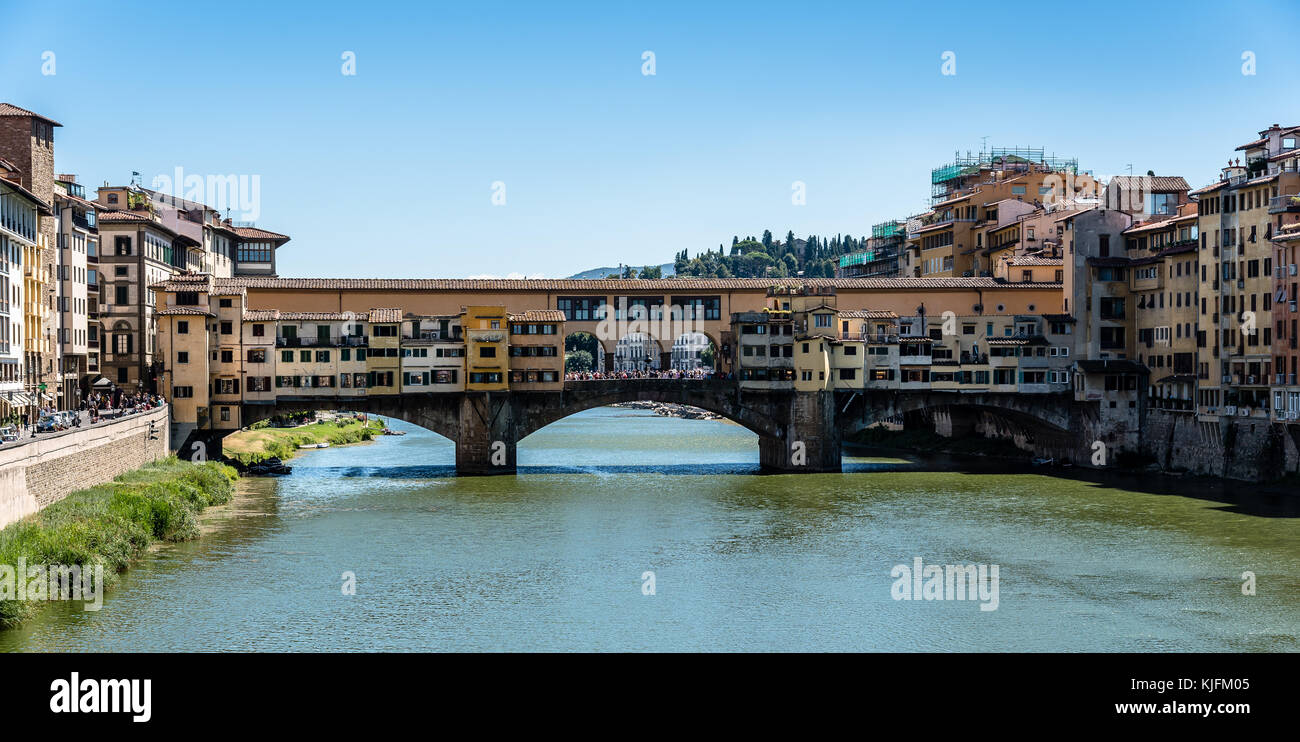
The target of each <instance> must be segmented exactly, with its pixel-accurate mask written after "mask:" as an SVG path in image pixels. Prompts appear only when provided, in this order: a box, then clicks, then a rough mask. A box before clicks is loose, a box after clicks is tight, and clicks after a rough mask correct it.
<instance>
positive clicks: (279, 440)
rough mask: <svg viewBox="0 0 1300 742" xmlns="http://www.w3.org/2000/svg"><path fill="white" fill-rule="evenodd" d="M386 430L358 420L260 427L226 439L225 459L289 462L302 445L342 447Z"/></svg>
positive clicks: (379, 421) (380, 424)
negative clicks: (271, 459) (292, 426)
mask: <svg viewBox="0 0 1300 742" xmlns="http://www.w3.org/2000/svg"><path fill="white" fill-rule="evenodd" d="M383 430H384V421H383V420H382V419H380V418H372V419H371V420H370V421H369V422H366V423H363V422H361V421H360V420H357V419H355V418H345V419H341V420H325V421H322V422H318V423H312V424H310V425H302V426H299V427H296V428H272V427H269V426H264V425H261V426H253V427H250V428H249V429H248V430H241V431H240V432H238V433H232V434H230V435H228V436H226V437H225V439H224V440H223V441H222V442H221V449H222V453H223V454H224V455H225V457H226V458H228V459H231V460H234V461H238V462H239V463H240V464H242V465H243V466H249V465H251V464H256V463H258V462H259V461H265V460H266V459H269V458H277V459H290V458H292V457H293V456H294V455H295V454H296V453H298V447H299V446H305V445H311V444H317V443H328V444H330V445H331V446H342V445H346V444H348V443H360V442H362V441H368V440H370V439H371V438H374V437H375V436H376V435H379V434H380V433H382V432H383Z"/></svg>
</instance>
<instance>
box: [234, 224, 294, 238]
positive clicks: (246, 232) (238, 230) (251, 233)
mask: <svg viewBox="0 0 1300 742" xmlns="http://www.w3.org/2000/svg"><path fill="white" fill-rule="evenodd" d="M222 227H223V228H224V229H228V230H230V231H231V232H234V233H235V234H236V235H238V236H239V237H240V239H245V240H272V241H275V240H284V241H286V242H287V241H288V240H289V237H288V235H283V234H279V233H276V232H268V231H267V230H265V229H258V228H256V227H230V226H226V225H222Z"/></svg>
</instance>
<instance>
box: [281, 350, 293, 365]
mask: <svg viewBox="0 0 1300 742" xmlns="http://www.w3.org/2000/svg"><path fill="white" fill-rule="evenodd" d="M280 362H281V363H293V351H292V350H282V351H280Z"/></svg>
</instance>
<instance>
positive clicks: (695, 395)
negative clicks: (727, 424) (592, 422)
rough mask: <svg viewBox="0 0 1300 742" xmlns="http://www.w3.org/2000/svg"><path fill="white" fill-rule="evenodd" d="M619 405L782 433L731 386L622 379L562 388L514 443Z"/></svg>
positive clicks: (526, 420) (527, 419)
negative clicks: (648, 405)
mask: <svg viewBox="0 0 1300 742" xmlns="http://www.w3.org/2000/svg"><path fill="white" fill-rule="evenodd" d="M620 402H664V403H672V404H682V405H689V406H691V407H698V408H700V409H702V410H707V411H708V412H712V413H713V414H715V415H719V416H721V417H723V418H725V419H727V420H730V421H731V422H733V423H736V424H737V425H740V426H741V427H743V428H745V429H746V430H749V431H750V432H751V433H755V434H756V435H758V436H760V437H769V438H772V437H781V436H782V435H783V434H784V426H783V425H782V424H781V423H780V422H779V421H777V420H776V419H775V418H773V417H771V416H769V415H767V414H765V413H764V412H761V411H759V410H757V409H755V408H754V407H753V406H746V405H744V404H742V403H741V400H740V399H739V396H738V395H737V394H736V390H735V386H734V384H726V383H725V382H718V381H715V380H694V379H622V380H610V381H592V382H579V383H576V384H572V385H569V386H566V387H565V391H564V394H563V397H562V399H561V400H560V403H559V404H550V405H544V406H538V407H535V408H533V409H530V410H528V411H527V414H526V415H524V416H521V418H520V419H521V424H520V425H519V427H518V428H517V432H518V435H519V438H518V440H523V439H524V438H526V437H527V436H529V435H532V434H533V433H535V432H537V431H538V430H541V429H542V428H544V427H546V426H547V425H550V424H551V423H553V422H557V421H559V420H563V419H564V418H566V417H569V416H570V415H576V414H577V413H579V412H584V411H586V410H590V409H595V408H597V407H608V406H610V405H614V404H618V403H620Z"/></svg>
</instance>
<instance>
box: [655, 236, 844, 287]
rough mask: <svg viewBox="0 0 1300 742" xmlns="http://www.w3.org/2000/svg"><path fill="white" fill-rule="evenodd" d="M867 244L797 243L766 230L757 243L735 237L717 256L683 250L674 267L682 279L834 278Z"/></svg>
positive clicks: (837, 240) (815, 239)
mask: <svg viewBox="0 0 1300 742" xmlns="http://www.w3.org/2000/svg"><path fill="white" fill-rule="evenodd" d="M865 241H866V238H865V237H854V236H852V235H847V234H846V235H835V236H833V237H819V236H817V235H809V236H808V237H807V238H805V239H796V238H795V236H794V232H793V231H790V232H786V235H785V239H784V240H777V239H774V238H773V237H772V232H771V230H766V229H765V230H763V236H762V237H761V238H758V239H755V238H754V237H752V236H750V237H745V238H744V239H741V238H740V237H739V236H735V237H732V238H731V249H730V250H727V249H725V248H724V247H723V246H722V245H718V251H717V252H713V251H712V250H705V251H704V252H703V253H697V254H696V255H695V257H690V255H689V254H688V251H687V250H685V249H684V250H682V251H681V252H679V253H677V254H676V255H675V256H674V258H673V266H674V269H675V271H676V274H677V275H679V276H692V277H699V278H786V277H793V276H798V275H799V274H800V271H802V272H803V276H804V277H805V278H833V277H834V276H835V265H836V263H837V262H838V261H839V258H840V256H841V255H845V254H847V253H851V252H854V251H857V250H861V249H862V248H863V244H864V242H865Z"/></svg>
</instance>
